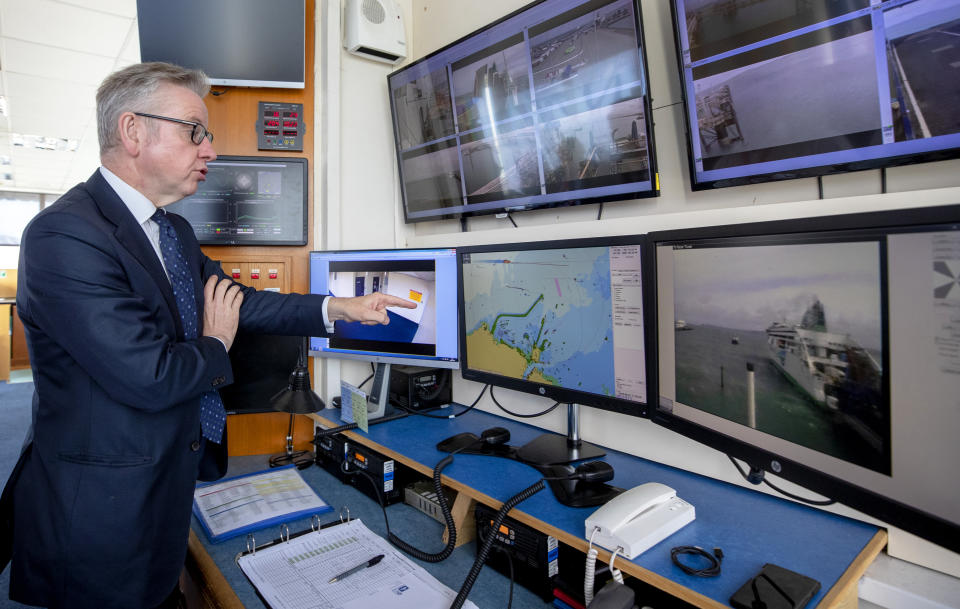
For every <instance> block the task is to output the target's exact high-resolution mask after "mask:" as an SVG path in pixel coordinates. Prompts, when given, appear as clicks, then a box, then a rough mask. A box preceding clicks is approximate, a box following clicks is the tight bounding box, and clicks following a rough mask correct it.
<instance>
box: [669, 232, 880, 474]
mask: <svg viewBox="0 0 960 609" xmlns="http://www.w3.org/2000/svg"><path fill="white" fill-rule="evenodd" d="M672 254H673V293H674V315H675V323H674V332H673V339H674V353H675V359H674V361H675V362H676V370H675V375H676V400H677V401H678V402H681V403H683V404H687V405H690V406H692V407H695V408H698V409H700V410H703V411H706V412H709V413H711V414H714V415H717V416H720V417H723V418H725V419H729V420H732V421H736V422H738V423H740V424H743V425H749V426H750V427H752V428H754V429H757V430H759V431H762V432H764V433H768V434H772V435H775V436H777V437H780V438H784V439H787V440H789V441H791V442H795V443H797V444H800V445H803V446H806V447H809V448H812V449H815V450H818V451H820V452H824V453H827V454H830V455H833V456H836V457H838V458H841V459H844V460H846V461H851V462H854V463H858V464H860V465H862V466H864V467H868V468H870V469H873V470H876V471H881V472H884V473H889V471H890V463H889V449H890V445H889V435H890V404H889V396H888V395H887V392H886V390H885V387H884V371H883V364H882V363H883V361H884V357H883V324H882V310H881V307H882V300H881V278H880V244H879V243H878V242H877V241H876V240H873V241H857V242H839V243H817V244H806V243H799V244H783V245H758V246H748V247H709V246H707V247H693V248H691V249H677V250H674V251H673V252H672ZM751 368H752V373H751V372H748V370H750V369H751ZM751 377H752V379H751ZM750 382H752V384H753V395H748V393H747V392H748V387H749V383H750ZM751 400H752V402H751ZM751 403H752V404H753V407H752V409H751V408H749V407H747V406H748V405H750V404H751Z"/></svg>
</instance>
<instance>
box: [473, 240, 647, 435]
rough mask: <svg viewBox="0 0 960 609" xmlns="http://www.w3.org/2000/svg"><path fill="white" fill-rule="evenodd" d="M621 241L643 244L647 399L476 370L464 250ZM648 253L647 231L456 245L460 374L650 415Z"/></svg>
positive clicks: (561, 398)
mask: <svg viewBox="0 0 960 609" xmlns="http://www.w3.org/2000/svg"><path fill="white" fill-rule="evenodd" d="M618 245H636V246H639V248H640V256H641V258H640V264H641V270H640V272H641V286H642V289H643V295H642V303H641V306H642V308H643V319H644V324H643V325H644V328H643V343H644V373H645V375H646V387H647V399H646V401H645V402H634V401H630V400H626V399H622V398H616V397H610V396H605V395H600V394H596V393H591V392H586V391H577V390H575V389H569V388H566V387H557V386H554V385H549V384H544V383H536V382H533V381H528V380H523V379H516V378H512V377H508V376H503V375H500V374H496V373H493V372H488V371H485V370H477V369H473V368H470V364H469V359H468V357H467V349H466V346H465V345H466V332H467V326H466V317H465V315H464V313H465V310H464V308H465V304H466V303H465V301H464V297H463V287H464V278H463V256H464V255H465V254H478V253H487V252H498V251H533V250H544V249H561V248H588V247H612V246H618ZM646 253H647V243H646V236H645V235H618V236H610V237H586V238H580V239H558V240H551V241H527V242H518V243H503V244H487V245H475V246H469V247H462V248H457V266H458V269H457V274H458V281H457V306H458V307H459V308H460V311H459V327H460V331H459V337H458V341H459V343H460V374H461V376H462V377H463V378H464V379H465V380H468V381H476V382H480V383H485V384H489V385H491V386H494V387H503V388H504V389H512V390H514V391H520V392H523V393H529V394H533V395H539V396H543V397H547V398H550V399H552V400H556V401H557V402H565V403H570V404H580V405H583V406H591V407H594V408H599V409H602V410H608V411H611V412H618V413H621V414H626V415H631V416H635V417H640V418H647V417H649V404H650V396H652V395H657V393H656V392H657V386H656V381H657V379H656V377H654V376H651V375H652V373H653V372H655V371H656V364H655V362H654V361H653V358H655V357H656V354H655V353H651V347H652V346H654V345H655V343H654V342H653V337H654V334H653V332H652V330H653V328H652V327H651V324H650V322H649V320H650V319H651V318H650V313H651V309H650V306H651V305H652V302H653V301H652V300H651V298H650V294H649V292H650V290H649V289H648V287H647V286H648V285H649V283H648V281H647V277H648V276H649V273H650V265H649V261H648V257H647V255H646Z"/></svg>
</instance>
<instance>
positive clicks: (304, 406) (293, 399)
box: [270, 349, 325, 469]
mask: <svg viewBox="0 0 960 609" xmlns="http://www.w3.org/2000/svg"><path fill="white" fill-rule="evenodd" d="M305 359H306V357H305V356H304V353H303V349H301V350H300V357H299V359H298V360H297V367H296V368H294V369H293V372H291V373H290V378H289V380H288V383H287V387H286V388H285V389H281V390H280V391H279V392H277V393H276V394H275V395H274V396H273V397H272V398H270V406H271V407H272V408H273V409H274V410H277V411H280V412H289V413H290V425H289V427H288V428H287V452H286V453H284V454H281V455H275V456H273V457H270V467H280V466H281V465H288V464H290V463H293V464H295V465H296V466H297V467H298V468H299V469H305V468H307V467H309V466H310V464H312V463H313V461H314V455H313V453H312V452H311V451H309V450H297V451H294V450H293V420H294V417H295V416H296V415H298V414H309V413H311V412H317V411H319V410H323V409H324V408H325V405H324V403H323V400H321V399H320V397H319V396H318V395H317V394H316V393H314V392H313V390H312V389H310V371H309V370H307V365H306V363H305V361H304V360H305Z"/></svg>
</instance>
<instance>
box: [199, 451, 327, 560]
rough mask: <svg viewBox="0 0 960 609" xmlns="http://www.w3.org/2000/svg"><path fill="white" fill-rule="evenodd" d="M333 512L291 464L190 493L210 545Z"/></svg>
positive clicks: (211, 484)
mask: <svg viewBox="0 0 960 609" xmlns="http://www.w3.org/2000/svg"><path fill="white" fill-rule="evenodd" d="M332 510H333V508H332V507H330V506H329V505H328V504H327V502H326V501H324V500H323V499H321V498H320V497H319V496H318V495H317V493H316V491H314V490H313V489H312V488H310V485H309V484H307V483H306V482H305V481H304V479H303V477H302V476H301V475H300V472H299V471H298V470H297V468H296V466H295V465H293V464H291V465H287V466H285V467H278V468H275V469H268V470H264V471H262V472H256V473H253V474H247V475H244V476H235V477H233V478H226V479H224V480H220V481H218V482H213V483H206V484H198V485H197V489H196V490H195V491H194V493H193V513H194V515H196V517H197V519H198V520H199V521H200V524H201V525H202V526H203V530H204V531H206V533H207V537H209V538H210V541H213V542H219V541H223V540H224V539H230V538H231V537H236V536H237V535H242V534H244V533H248V532H250V531H255V530H257V529H262V528H264V527H268V526H270V525H273V524H279V523H281V522H287V521H289V520H295V519H297V518H302V517H304V516H310V515H313V514H324V513H326V512H330V511H332Z"/></svg>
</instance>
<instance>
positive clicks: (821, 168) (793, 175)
mask: <svg viewBox="0 0 960 609" xmlns="http://www.w3.org/2000/svg"><path fill="white" fill-rule="evenodd" d="M677 1H678V0H670V15H671V19H670V22H671V25H672V27H673V42H674V45H673V47H674V55H675V56H676V58H677V70H678V72H677V73H678V74H679V77H680V98H681V101H682V102H683V103H682V108H683V124H684V127H685V129H686V132H685V134H684V138H683V139H684V144H685V146H684V147H685V148H686V156H687V172H688V173H689V176H690V189H691V190H693V191H700V190H715V189H717V188H728V187H733V186H748V185H752V184H764V183H767V182H780V181H783V180H796V179H800V178H819V177H823V176H828V175H836V174H841V173H851V172H855V171H865V170H868V169H886V168H888V167H900V166H904V165H915V164H919V163H929V162H935V161H947V160H951V159H957V158H960V147H956V148H947V149H943V150H931V151H927V152H915V153H909V154H898V155H893V156H886V157H880V158H875V159H864V160H861V161H848V162H845V163H828V164H822V165H812V166H809V167H803V168H799V169H791V170H787V171H774V172H766V173H756V174H750V175H747V176H739V177H733V178H724V179H719V180H702V181H698V180H697V167H696V162H695V159H694V152H693V146H692V138H693V134H694V131H693V126H692V125H691V123H690V104H689V101H690V100H689V96H688V95H687V82H686V78H685V76H684V72H683V70H684V68H683V47H682V42H681V38H680V29H679V28H680V27H683V25H682V24H681V22H680V21H679V15H678V11H677Z"/></svg>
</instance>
